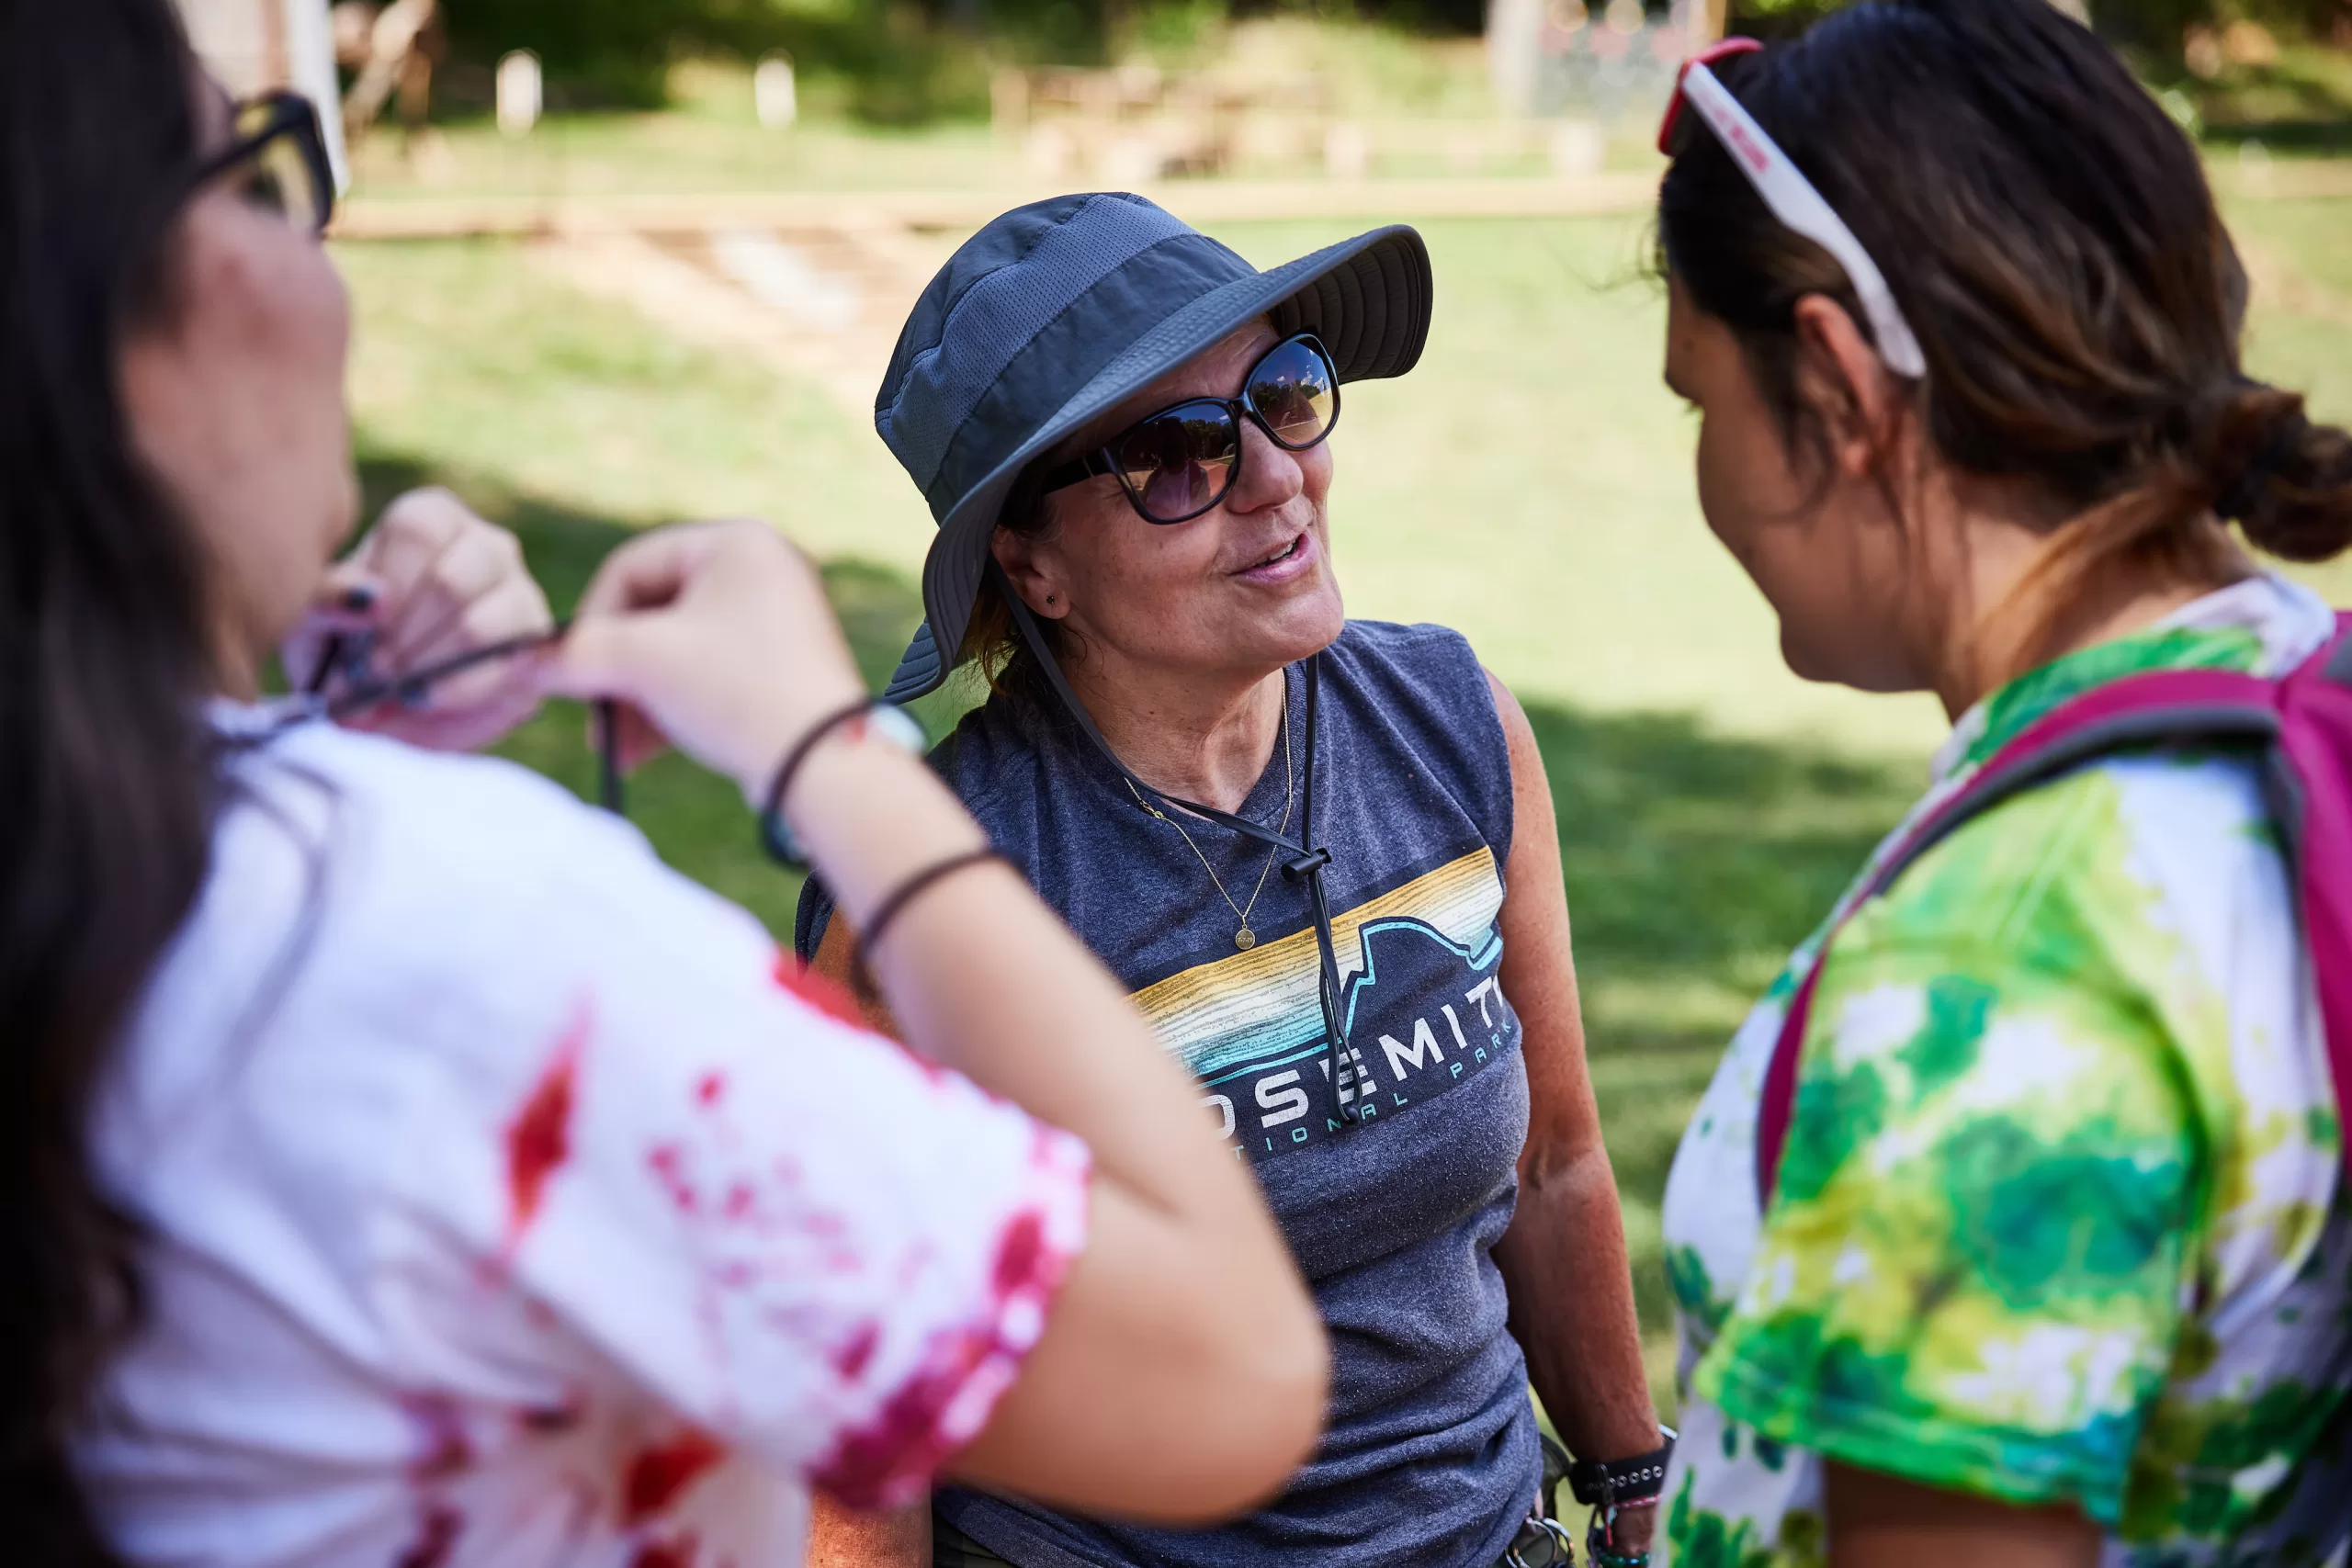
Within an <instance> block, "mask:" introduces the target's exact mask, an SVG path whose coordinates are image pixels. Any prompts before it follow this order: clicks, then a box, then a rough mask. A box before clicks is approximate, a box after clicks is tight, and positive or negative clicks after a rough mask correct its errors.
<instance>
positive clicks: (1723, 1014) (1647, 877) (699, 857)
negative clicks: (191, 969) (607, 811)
mask: <svg viewBox="0 0 2352 1568" xmlns="http://www.w3.org/2000/svg"><path fill="white" fill-rule="evenodd" d="M361 471H362V479H363V484H364V486H365V488H366V491H367V496H368V505H369V511H370V514H371V515H372V513H373V512H374V511H375V510H376V509H377V508H379V507H380V506H381V505H382V504H383V502H386V501H388V500H389V499H390V497H391V496H392V495H393V494H395V493H397V492H398V491H401V490H404V489H407V488H408V487H410V486H412V485H415V484H421V483H427V482H433V481H434V480H435V479H436V478H437V477H438V476H436V474H435V472H434V470H432V469H431V468H429V467H428V466H426V465H424V464H422V463H418V462H415V461H412V460H406V459H402V458H399V457H369V458H368V459H367V460H366V461H365V462H363V464H362V469H361ZM454 488H457V489H458V490H459V491H460V492H461V493H463V494H464V495H465V496H466V499H467V500H468V501H469V502H471V503H472V504H473V505H475V506H476V507H477V508H479V509H481V511H482V512H483V513H484V514H485V515H488V516H491V517H493V518H495V519H496V520H498V521H499V522H501V523H503V524H504V525H507V526H508V527H511V528H513V529H514V530H515V534H516V536H518V537H519V538H520V539H521V540H522V543H523V548H524V552H525V554H526V557H527V558H529V560H530V563H531V569H532V570H533V572H534V573H535V574H536V575H537V577H538V579H539V581H540V582H541V583H542V584H543V585H545V587H546V588H547V591H548V599H549V600H550V602H551V603H552V604H554V606H555V609H556V613H557V614H558V615H562V614H565V613H566V612H568V611H569V610H570V609H571V605H572V604H573V603H574V602H575V601H576V600H577V599H578V598H579V595H580V593H581V591H582V589H583V588H585V587H586V585H587V582H588V580H589V578H590V577H591V576H592V575H593V574H594V570H595V568H596V565H597V563H598V562H599V561H601V560H602V559H603V558H605V555H606V553H608V552H609V551H610V550H611V549H612V548H613V547H614V546H616V545H617V544H619V543H621V542H622V541H624V540H626V539H627V538H628V537H629V536H631V535H632V534H633V533H634V532H635V531H636V527H637V526H638V524H636V523H635V522H634V521H632V522H626V523H625V522H616V521H613V520H611V519H605V518H597V517H592V516H588V515H585V514H583V513H578V512H574V511H571V510H568V509H566V508H563V507H561V506H558V505H554V504H551V503H549V502H545V501H542V500H537V499H533V498H529V497H523V496H515V495H509V494H503V493H500V492H498V491H489V490H485V489H484V488H483V487H481V486H479V485H474V484H469V483H462V482H461V483H458V484H457V485H456V486H455V487H454ZM824 571H825V586H826V589H827V592H828V593H829V594H830V595H831V599H832V602H833V604H834V607H835V608H836V610H838V611H839V612H840V614H841V615H842V622H843V625H844V626H845V628H846V630H847V632H848V634H849V639H850V643H851V646H852V648H853V649H854V651H855V653H856V655H857V660H858V663H859V666H860V668H861V669H862V670H863V671H865V676H866V679H867V680H868V682H871V683H872V684H874V685H876V686H877V687H878V686H879V685H880V684H881V683H882V682H883V681H884V680H885V679H887V678H888V674H889V672H890V671H891V669H892V668H893V667H894V666H895V664H896V662H897V660H898V657H899V651H900V650H901V649H903V648H904V647H905V645H906V638H907V637H908V635H909V633H910V631H911V630H912V628H913V626H914V625H915V623H916V622H917V621H918V620H919V619H920V618H921V616H922V603H921V599H920V596H919V594H918V592H917V591H916V587H915V584H914V583H913V582H912V581H910V579H909V578H908V577H907V576H906V575H905V574H904V573H902V572H899V571H898V570H894V569H891V568H888V567H882V566H876V565H872V564H869V563H865V562H855V561H850V562H833V563H829V564H828V565H827V566H826V567H825V569H824ZM925 707H926V709H927V710H928V711H926V712H925V714H924V716H925V718H926V721H927V722H928V723H929V724H930V725H931V727H932V728H933V732H934V733H939V732H942V731H943V730H944V728H945V727H946V726H947V725H949V724H952V722H953V720H954V716H955V713H956V702H955V699H953V698H952V697H949V696H945V695H943V697H941V698H938V699H933V701H932V702H930V703H927V704H926V705H925ZM1526 707H1527V714H1528V718H1529V721H1530V722H1531V724H1532V726H1533V728H1534V731H1535V738H1536V741H1537V743H1538V745H1539V746H1541V748H1542V749H1543V752H1544V765H1545V767H1546V769H1547V770H1548V771H1549V773H1550V775H1551V781H1552V791H1553V797H1554V801H1555V807H1556V810H1557V812H1558V818H1559V827H1560V843H1561V852H1562V857H1563V860H1564V862H1565V864H1566V879H1567V886H1568V901H1569V908H1570V911H1571V914H1572V916H1573V918H1574V920H1575V925H1576V946H1577V967H1578V970H1579V973H1580V975H1581V977H1582V980H1583V984H1584V992H1585V1003H1586V1006H1585V1011H1586V1020H1587V1028H1588V1032H1589V1039H1590V1048H1591V1053H1592V1060H1593V1079H1594V1084H1595V1088H1596V1090H1597V1092H1598V1093H1599V1095H1600V1103H1601V1118H1602V1124H1603V1127H1604V1130H1605V1131H1606V1133H1607V1135H1608V1140H1609V1145H1610V1150H1611V1157H1612V1158H1613V1159H1614V1161H1615V1164H1616V1168H1617V1174H1618V1181H1619V1185H1620V1187H1621V1189H1622V1190H1623V1193H1624V1197H1625V1200H1626V1204H1625V1207H1626V1229H1627V1236H1628V1240H1629V1241H1630V1242H1631V1244H1632V1246H1633V1248H1634V1278H1635V1285H1636V1293H1637V1297H1638V1299H1639V1301H1640V1303H1641V1306H1642V1311H1643V1319H1644V1323H1645V1326H1646V1327H1648V1328H1650V1329H1652V1330H1653V1331H1655V1330H1657V1329H1659V1328H1662V1327H1663V1326H1664V1325H1665V1323H1666V1298H1665V1292H1664V1272H1663V1269H1662V1267H1661V1264H1660V1257H1659V1250H1658V1245H1657V1203H1658V1198H1659V1195H1660V1193H1661V1192H1662V1191H1663V1190H1664V1188H1665V1183H1666V1171H1667V1167H1668V1163H1669V1162H1670V1161H1671V1159H1672V1157H1673V1151H1674V1145H1675V1143H1676V1141H1677V1140H1678V1139H1679V1137H1680V1135H1681V1132H1682V1128H1683V1125H1684V1123H1685V1122H1687V1121H1688V1119H1689V1116H1690V1111H1691V1106H1692V1104H1693V1103H1694V1102H1695V1101H1696V1100H1697V1098H1698V1095H1699V1093H1700V1091H1701V1090H1702V1089H1703V1088H1704V1087H1705V1083H1706V1079H1707V1077H1708V1075H1709V1074H1710V1073H1711V1072H1712V1071H1713V1066H1714V1064H1715V1061H1716V1058H1717V1057H1718V1056H1719V1055H1720V1054H1721V1052H1722V1050H1723V1046H1724V1041H1725V1040H1726V1039H1727V1038H1728V1036H1729V1034H1730V1032H1731V1031H1732V1029H1733V1028H1734V1027H1735V1026H1736V1024H1737V1022H1738V1020H1739V1017H1740V1015H1741V1013H1742V1012H1744V1011H1745V1010H1746V1008H1747V1004H1748V1002H1749V1000H1750V999H1751V998H1753V997H1754V996H1755V995H1756V993H1757V992H1758V991H1759V990H1761V989H1762V987H1764V986H1765V985H1766V984H1767V983H1769V981H1770V978H1771V976H1772V974H1773V972H1774V971H1775V970H1776V969H1777V967H1778V965H1779V964H1780V963H1781V960H1782V959H1783V958H1784V957H1785V956H1786V954H1787V953H1788V951H1789V949H1790V948H1791V947H1792V946H1794V945H1795V944H1796V942H1799V941H1800V940H1802V939H1803V938H1804V935H1805V933H1806V932H1807V931H1809V930H1810V929H1811V928H1812V927H1813V925H1814V924H1815V922H1816V921H1817V920H1818V919H1820V918H1821V917H1822V916H1823V915H1824V914H1825V913H1826V911H1827V910H1828V908H1829V906H1830V904H1831V903H1832V902H1833V901H1834V900H1835V899H1836V897H1837V896H1838V893H1839V891H1840V890H1842V888H1843V887H1844V886H1845V884H1846V881H1847V879H1848V878H1849V876H1851V875H1852V874H1853V872H1854V870H1855V869H1856V867H1858V866H1859V865H1860V863H1861V862H1862V859H1863V857H1864V856H1865V855H1866V854H1867V853H1868V852H1869V850H1870V848H1871V845H1872V844H1873V843H1874V842H1876V841H1877V840H1878V838H1879V837H1880V835H1882V834H1883V832H1884V831H1885V830H1886V829H1888V828H1889V827H1890V826H1892V825H1893V823H1894V820H1895V818H1897V817H1898V816H1899V815H1900V814H1901V812H1902V810H1903V808H1904V807H1905V805H1906V804H1907V803H1908V801H1909V799H1910V797H1911V796H1912V795H1914V794H1915V793H1916V792H1917V787H1918V782H1919V781H1918V780H1917V776H1916V774H1914V773H1911V772H1909V771H1907V770H1904V769H1900V768H1896V767H1890V766H1888V765H1885V764H1879V763H1870V762H1863V761H1854V760H1851V759H1848V758H1845V757H1841V756H1839V755H1838V754H1836V753H1833V752H1831V751H1828V750H1824V749H1821V748H1818V747H1813V746H1807V745H1802V744H1791V743H1780V742H1771V741H1764V740H1752V739H1727V738H1724V737H1722V736H1718V735H1714V734H1711V733H1709V732H1708V731H1707V730H1705V729H1703V728H1702V727H1701V726H1700V725H1699V724H1698V723H1697V722H1696V721H1695V720H1693V719H1691V717H1689V716H1684V715H1679V714H1661V713H1599V712H1593V711H1589V710H1585V709H1581V708H1577V707H1572V706H1568V705H1563V704H1559V703H1554V702H1546V701H1543V700H1540V699H1539V700H1535V701H1531V702H1529V703H1527V705H1526ZM585 737H586V727H585V724H584V721H583V718H582V714H581V711H580V709H579V708H578V707H576V706H573V705H551V706H550V708H549V709H548V712H546V713H543V714H542V715H540V716H539V717H538V718H537V719H535V720H534V721H533V722H532V723H530V724H528V725H526V726H525V727H524V728H522V729H521V730H519V731H517V732H516V733H515V735H514V736H513V737H512V738H510V739H508V740H507V741H506V742H505V743H504V744H503V745H502V746H501V747H500V748H499V750H500V751H501V752H502V754H503V755H505V756H508V757H511V758H513V759H514V760H515V761H520V762H523V763H526V764H527V765H529V766H531V767H534V768H537V769H538V770H540V771H541V772H543V773H548V774H549V775H551V776H553V777H554V778H556V779H558V780H560V782H562V783H563V784H566V785H568V786H569V787H571V789H573V790H574V791H577V792H579V793H580V794H581V795H582V796H583V797H584V796H586V795H589V794H590V793H591V792H592V791H593V789H594V765H593V760H592V758H591V756H590V754H589V751H588V748H587V744H586V739H585ZM628 807H629V816H630V818H631V819H632V820H633V821H634V822H635V823H636V824H637V825H638V826H639V828H640V829H643V830H644V832H645V833H646V835H647V837H648V838H650V840H652V842H653V844H654V846H655V848H656V849H657V850H659V851H660V852H661V853H662V856H663V858H664V859H666V860H667V861H669V863H671V864H673V865H674V866H676V867H677V868H678V869H679V870H681V871H683V872H684V873H685V874H688V875H690V876H693V877H695V879H696V880H698V881H701V882H703V883H705V884H707V885H708V886H711V887H713V888H715V889H717V890H718V892H720V893H722V894H724V895H726V896H727V897H730V898H732V899H734V900H736V901H737V902H738V903H741V904H742V905H743V906H744V907H746V908H750V909H751V910H752V912H753V913H755V914H757V915H758V916H760V918H761V919H763V920H765V921H766V922H767V923H768V926H769V928H770V929H771V930H773V931H777V932H778V933H785V932H788V931H789V930H790V925H791V919H792V908H793V902H794V900H795V899H796V898H797V896H798V890H799V881H798V878H797V877H796V876H793V875H790V874H786V873H784V872H782V871H780V870H778V869H777V868H776V867H775V866H774V865H773V864H771V863H769V862H768V861H767V860H766V859H765V857H764V856H763V854H762V853H761V852H760V851H759V849H758V847H757V846H756V844H755V843H754V842H753V840H752V827H751V822H750V819H749V818H748V816H747V814H746V813H745V811H744V809H743V804H742V802H741V799H740V798H739V797H738V796H737V794H736V792H735V789H734V787H733V786H732V785H731V784H727V783H725V782H724V781H721V780H718V779H715V778H713V777H711V776H710V775H708V774H707V773H703V772H701V771H700V770H699V769H697V768H695V767H694V766H693V765H691V764H689V763H687V762H685V761H684V760H683V759H680V758H676V757H666V758H662V759H660V760H659V761H655V762H653V763H651V764H650V765H648V766H647V767H646V768H645V769H643V770H641V771H640V772H639V773H638V774H637V775H636V776H635V777H634V778H632V779H631V781H630V784H629V798H628Z"/></svg>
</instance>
